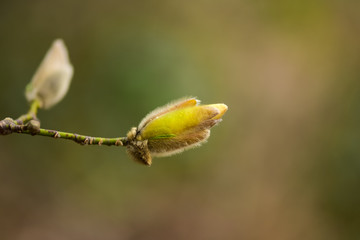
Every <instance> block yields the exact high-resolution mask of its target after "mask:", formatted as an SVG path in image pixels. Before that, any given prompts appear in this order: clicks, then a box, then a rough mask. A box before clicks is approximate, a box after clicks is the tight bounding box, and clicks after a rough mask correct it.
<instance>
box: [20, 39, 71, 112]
mask: <svg viewBox="0 0 360 240" xmlns="http://www.w3.org/2000/svg"><path fill="white" fill-rule="evenodd" d="M72 76H73V67H72V65H71V63H70V61H69V56H68V52H67V49H66V46H65V44H64V42H63V40H61V39H57V40H55V41H54V42H53V44H52V46H51V48H50V49H49V50H48V52H47V53H46V55H45V57H44V59H43V61H42V62H41V64H40V66H39V68H38V69H37V71H36V72H35V74H34V76H33V78H32V79H31V82H30V83H29V84H28V85H27V86H26V92H25V95H26V99H27V100H28V101H29V102H32V101H34V100H38V101H39V102H40V107H41V108H45V109H48V108H51V107H52V106H54V105H55V104H57V103H58V102H60V101H61V100H62V99H63V97H64V96H65V95H66V93H67V91H68V89H69V86H70V82H71V78H72Z"/></svg>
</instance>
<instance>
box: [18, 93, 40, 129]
mask: <svg viewBox="0 0 360 240" xmlns="http://www.w3.org/2000/svg"><path fill="white" fill-rule="evenodd" d="M39 108H40V102H39V100H36V99H35V100H34V101H32V102H31V105H30V110H29V112H28V113H27V114H24V115H22V116H20V117H19V118H18V119H16V120H15V124H17V125H22V124H26V123H27V122H29V121H30V120H32V119H36V118H37V117H36V116H37V112H38V109H39Z"/></svg>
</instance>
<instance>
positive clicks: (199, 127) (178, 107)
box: [127, 98, 228, 165]
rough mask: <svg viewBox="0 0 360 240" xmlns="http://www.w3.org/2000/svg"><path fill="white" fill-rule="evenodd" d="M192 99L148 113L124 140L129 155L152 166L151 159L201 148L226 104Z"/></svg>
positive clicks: (224, 110) (223, 111) (224, 109)
mask: <svg viewBox="0 0 360 240" xmlns="http://www.w3.org/2000/svg"><path fill="white" fill-rule="evenodd" d="M199 102H200V101H199V100H197V99H195V98H189V99H182V100H179V101H176V102H174V103H171V104H168V105H166V106H164V107H161V108H158V109H155V110H154V111H152V112H151V113H149V114H148V115H147V116H146V117H145V118H144V119H143V120H142V121H141V122H140V124H139V126H138V127H137V128H132V129H131V131H130V132H129V133H128V135H127V138H128V141H129V144H128V146H127V150H128V153H129V155H130V156H131V157H132V158H133V159H134V160H136V161H138V162H141V163H144V164H146V165H151V163H152V157H156V156H157V157H165V156H170V155H173V154H176V153H180V152H182V151H184V150H186V149H189V148H193V147H196V146H200V145H201V144H202V143H203V142H205V141H206V140H207V139H208V138H209V136H210V128H211V127H213V126H215V125H216V124H217V123H219V122H220V121H221V120H222V119H221V117H222V116H223V115H224V114H225V112H226V111H227V109H228V107H227V106H226V105H225V104H210V105H199Z"/></svg>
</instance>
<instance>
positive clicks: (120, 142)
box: [17, 128, 127, 146]
mask: <svg viewBox="0 0 360 240" xmlns="http://www.w3.org/2000/svg"><path fill="white" fill-rule="evenodd" d="M17 133H25V134H31V135H40V136H45V137H53V138H62V139H67V140H72V141H74V142H76V143H79V144H81V145H107V146H126V145H127V138H126V137H118V138H103V137H90V136H85V135H79V134H76V133H69V132H61V131H56V130H49V129H43V128H40V130H39V131H38V132H37V133H34V132H33V131H31V130H29V129H27V128H25V129H24V130H22V131H20V132H17Z"/></svg>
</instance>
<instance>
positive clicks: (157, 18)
mask: <svg viewBox="0 0 360 240" xmlns="http://www.w3.org/2000/svg"><path fill="white" fill-rule="evenodd" d="M359 10H360V2H359V1H355V0H353V1H341V0H338V1H336V0H335V1H325V0H311V1H310V0H306V1H284V0H273V1H265V0H255V1H249V0H223V1H219V0H209V1H204V0H196V1H166V0H152V1H126V0H120V1H115V0H103V1H94V0H90V1H84V0H80V1H71V0H61V1H60V0H56V1H46V0H33V1H18V0H12V1H6V0H2V1H1V2H0V52H1V56H0V89H1V92H0V118H1V119H2V118H5V117H7V116H10V117H13V118H16V117H18V116H19V115H21V114H23V113H25V112H26V111H27V110H28V105H27V103H26V101H25V98H24V87H25V85H26V84H27V83H28V82H29V81H30V79H31V76H32V74H33V73H34V72H35V70H36V68H37V66H38V64H39V63H40V61H41V60H42V58H43V56H44V54H45V52H46V51H47V49H48V48H49V47H50V45H51V42H52V41H53V40H54V39H55V38H63V39H64V41H65V42H66V44H67V46H68V49H69V52H70V58H71V61H72V63H73V65H74V67H75V75H74V78H73V82H72V85H71V88H70V90H69V92H68V95H67V96H66V98H65V99H64V100H63V101H62V102H61V103H59V104H58V105H57V106H55V107H54V108H53V109H51V110H49V111H41V112H40V113H39V117H40V119H41V121H42V126H43V127H46V128H50V129H57V130H63V131H70V132H77V133H81V134H86V135H93V136H104V137H116V136H124V135H125V134H126V132H127V131H128V130H129V129H130V128H131V127H132V126H135V125H137V124H138V123H139V121H140V120H141V119H142V117H144V116H145V115H146V114H147V113H148V112H149V111H151V110H152V109H154V108H155V107H158V106H161V105H163V104H165V103H167V102H169V101H171V100H174V99H177V98H180V97H183V96H197V97H198V98H199V99H201V100H202V101H203V103H226V104H227V105H228V106H229V111H228V112H227V113H226V115H225V116H224V121H223V122H222V123H221V124H220V125H219V126H217V127H215V128H214V129H213V130H212V136H211V137H210V139H209V141H208V143H206V144H205V145H204V146H202V147H201V148H197V149H195V150H191V151H187V152H185V153H183V154H181V155H176V156H173V157H170V158H158V159H155V161H154V164H153V166H152V167H151V168H147V167H143V166H141V165H138V164H136V163H134V162H132V161H131V160H130V159H129V158H128V156H127V155H126V152H125V149H123V148H121V147H107V146H102V147H97V146H80V145H78V144H75V143H73V142H70V141H64V140H58V139H57V140H55V139H50V138H44V137H31V136H28V135H17V134H13V135H9V136H3V137H0V239H5V240H7V239H12V240H23V239H24V240H25V239H26V240H32V239H37V240H38V239H55V240H60V239H86V240H88V239H90V240H91V239H107V240H113V239H114V240H115V239H134V240H135V239H277V240H279V239H316V240H320V239H327V240H329V239H330V240H331V239H360V227H359V226H360V147H359V143H360V14H359Z"/></svg>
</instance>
